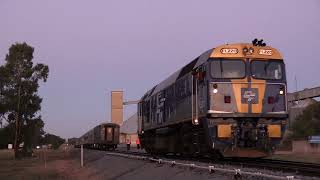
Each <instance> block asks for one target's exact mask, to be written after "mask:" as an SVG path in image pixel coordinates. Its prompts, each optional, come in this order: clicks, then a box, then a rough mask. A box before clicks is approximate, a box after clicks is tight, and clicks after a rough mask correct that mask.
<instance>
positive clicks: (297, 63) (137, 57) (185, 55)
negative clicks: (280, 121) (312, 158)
mask: <svg viewBox="0 0 320 180" xmlns="http://www.w3.org/2000/svg"><path fill="white" fill-rule="evenodd" d="M254 38H263V39H264V40H265V42H266V43H267V44H268V45H270V46H273V47H275V48H277V49H279V50H280V52H282V55H283V56H284V59H285V62H286V68H287V80H288V88H289V91H294V90H295V83H294V77H295V76H296V77H297V80H298V89H304V88H310V87H314V86H320V71H319V69H320V57H319V56H320V55H319V52H320V1H319V0H307V1H303V0H283V1H278V0H274V1H257V0H252V1H244V0H243V1H238V0H235V1H226V0H225V1H221V2H220V3H218V1H213V0H206V1H205V0H203V1H195V0H194V1H188V0H176V1H174V0H158V1H152V0H134V1H129V0H128V1H119V0H112V1H111V0H110V1H108V0H101V1H81V0H67V1H66V0H52V1H46V0H37V1H36V0H29V1H26V0H20V1H18V0H1V1H0V64H1V65H2V64H3V63H4V59H5V55H6V54H7V53H8V48H9V47H10V46H11V44H13V43H15V42H26V43H28V44H29V45H31V46H33V47H34V48H35V54H34V61H35V62H40V63H45V64H47V65H49V68H50V72H49V79H48V81H47V83H45V84H41V88H40V95H41V96H42V97H43V103H42V110H41V115H42V117H43V120H44V122H45V131H47V132H49V133H54V134H56V135H59V136H61V137H64V138H67V137H79V136H80V135H82V134H83V133H85V132H86V131H87V130H89V129H90V128H92V127H94V126H95V125H97V124H99V123H101V122H105V121H110V91H111V90H123V91H124V93H125V99H126V100H136V99H139V98H140V97H141V96H142V95H143V94H144V93H145V91H147V90H148V89H150V88H151V87H153V86H154V85H155V84H156V83H158V82H160V81H162V80H163V79H165V78H166V77H167V76H169V75H170V74H171V73H173V72H175V71H176V70H177V69H179V68H180V67H182V66H183V65H185V64H187V63H188V62H189V61H191V60H192V59H194V58H195V57H197V56H198V55H200V54H201V53H202V52H204V51H206V50H208V49H210V48H213V47H215V46H218V45H221V44H226V43H237V42H251V41H252V40H253V39H254ZM135 111H136V106H135V105H133V106H130V107H126V108H125V117H128V116H130V115H131V114H133V113H134V112H135Z"/></svg>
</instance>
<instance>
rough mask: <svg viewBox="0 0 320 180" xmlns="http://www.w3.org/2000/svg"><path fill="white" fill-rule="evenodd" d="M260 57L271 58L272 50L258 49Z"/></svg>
mask: <svg viewBox="0 0 320 180" xmlns="http://www.w3.org/2000/svg"><path fill="white" fill-rule="evenodd" d="M259 54H260V55H267V56H271V55H272V50H271V49H260V50H259Z"/></svg>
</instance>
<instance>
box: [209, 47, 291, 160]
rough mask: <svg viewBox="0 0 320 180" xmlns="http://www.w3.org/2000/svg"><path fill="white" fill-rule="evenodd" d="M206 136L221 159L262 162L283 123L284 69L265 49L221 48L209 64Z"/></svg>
mask: <svg viewBox="0 0 320 180" xmlns="http://www.w3.org/2000/svg"><path fill="white" fill-rule="evenodd" d="M208 69H209V73H208V79H209V85H208V86H209V87H208V89H209V90H208V96H209V98H208V101H209V102H208V104H209V105H208V112H207V115H208V117H209V118H208V119H207V126H208V133H209V137H210V139H211V140H210V143H212V148H217V149H220V152H223V155H224V156H237V157H239V156H244V157H248V156H253V157H261V156H266V155H268V154H269V152H270V151H272V150H273V149H274V148H275V147H276V145H278V144H279V143H280V140H281V139H282V137H283V135H284V130H285V125H286V121H287V116H288V113H287V103H286V102H287V101H286V77H285V66H284V63H283V60H282V57H281V56H280V54H279V52H278V51H277V50H276V49H274V48H271V47H267V46H260V47H259V46H254V45H251V44H236V45H224V46H220V47H217V48H216V49H214V50H213V52H212V54H211V55H210V58H209V60H208Z"/></svg>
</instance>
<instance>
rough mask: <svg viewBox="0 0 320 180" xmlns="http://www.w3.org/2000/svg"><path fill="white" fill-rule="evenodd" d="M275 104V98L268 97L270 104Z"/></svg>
mask: <svg viewBox="0 0 320 180" xmlns="http://www.w3.org/2000/svg"><path fill="white" fill-rule="evenodd" d="M273 103H274V97H273V96H269V97H268V104H273Z"/></svg>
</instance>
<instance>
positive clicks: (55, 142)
mask: <svg viewBox="0 0 320 180" xmlns="http://www.w3.org/2000/svg"><path fill="white" fill-rule="evenodd" d="M64 142H65V140H64V139H62V138H61V137H59V136H56V135H54V134H49V133H48V134H45V135H44V137H43V138H42V140H41V144H43V145H45V144H51V145H52V148H53V149H58V148H59V146H60V145H61V144H63V143H64Z"/></svg>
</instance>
